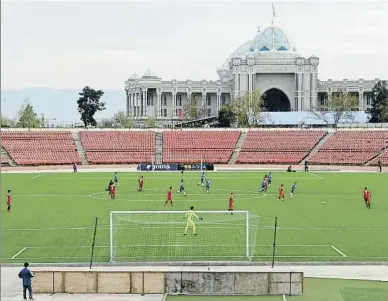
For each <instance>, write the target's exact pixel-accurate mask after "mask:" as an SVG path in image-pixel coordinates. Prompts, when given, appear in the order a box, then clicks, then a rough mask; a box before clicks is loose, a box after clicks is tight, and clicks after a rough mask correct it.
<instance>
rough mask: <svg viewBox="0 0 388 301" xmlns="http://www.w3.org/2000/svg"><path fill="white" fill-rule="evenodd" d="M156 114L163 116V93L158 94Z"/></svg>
mask: <svg viewBox="0 0 388 301" xmlns="http://www.w3.org/2000/svg"><path fill="white" fill-rule="evenodd" d="M157 96H158V98H157V105H156V112H157V113H156V116H157V117H158V118H160V116H162V93H158V94H157Z"/></svg>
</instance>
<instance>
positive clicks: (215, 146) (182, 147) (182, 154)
mask: <svg viewBox="0 0 388 301" xmlns="http://www.w3.org/2000/svg"><path fill="white" fill-rule="evenodd" d="M240 134H241V132H240V131H169V132H163V162H164V163H199V162H200V160H201V157H202V160H203V162H206V163H227V162H228V161H229V159H230V157H231V156H232V153H233V150H234V148H235V146H236V143H237V141H238V138H239V137H240Z"/></svg>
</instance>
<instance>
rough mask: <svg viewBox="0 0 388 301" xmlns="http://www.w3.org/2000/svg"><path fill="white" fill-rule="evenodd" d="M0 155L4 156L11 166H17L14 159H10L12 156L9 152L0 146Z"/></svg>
mask: <svg viewBox="0 0 388 301" xmlns="http://www.w3.org/2000/svg"><path fill="white" fill-rule="evenodd" d="M1 156H3V157H5V158H6V159H7V161H8V163H9V165H11V166H17V164H16V163H15V161H14V160H13V159H12V157H11V156H10V155H9V153H8V152H7V151H6V150H5V148H4V147H1Z"/></svg>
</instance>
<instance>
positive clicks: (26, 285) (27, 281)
mask: <svg viewBox="0 0 388 301" xmlns="http://www.w3.org/2000/svg"><path fill="white" fill-rule="evenodd" d="M28 266H29V264H28V262H25V263H24V269H23V270H21V271H20V273H19V275H18V276H19V278H21V279H23V298H24V300H27V290H28V293H29V295H30V300H34V298H33V296H32V286H31V284H32V283H31V282H32V281H31V279H32V277H34V274H33V273H32V272H31V271H30V270H29V269H28Z"/></svg>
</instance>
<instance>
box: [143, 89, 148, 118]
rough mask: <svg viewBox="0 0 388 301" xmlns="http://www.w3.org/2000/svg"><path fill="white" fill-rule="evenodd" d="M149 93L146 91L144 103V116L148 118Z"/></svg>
mask: <svg viewBox="0 0 388 301" xmlns="http://www.w3.org/2000/svg"><path fill="white" fill-rule="evenodd" d="M147 92H148V91H147V90H145V91H144V103H143V116H144V117H147V97H148V93H147Z"/></svg>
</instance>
